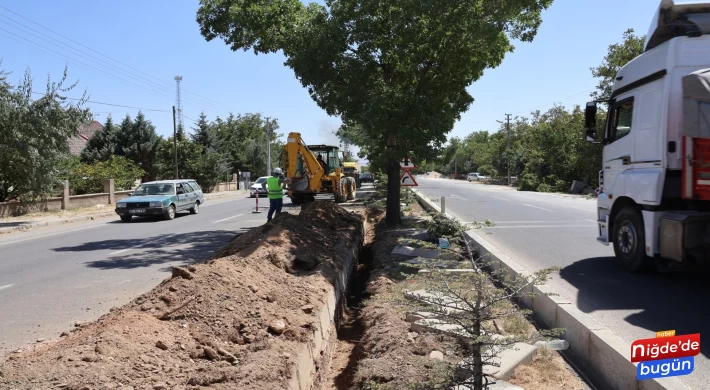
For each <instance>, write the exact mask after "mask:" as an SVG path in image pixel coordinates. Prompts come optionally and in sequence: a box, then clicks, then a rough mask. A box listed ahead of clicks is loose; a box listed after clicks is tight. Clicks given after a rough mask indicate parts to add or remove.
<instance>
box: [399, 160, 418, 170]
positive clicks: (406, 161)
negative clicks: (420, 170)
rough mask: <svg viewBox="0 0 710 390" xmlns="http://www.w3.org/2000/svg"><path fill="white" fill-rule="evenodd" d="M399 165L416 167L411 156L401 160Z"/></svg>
mask: <svg viewBox="0 0 710 390" xmlns="http://www.w3.org/2000/svg"><path fill="white" fill-rule="evenodd" d="M399 166H401V167H412V168H416V167H415V166H414V163H413V162H412V159H411V158H405V159H404V160H402V161H400V162H399Z"/></svg>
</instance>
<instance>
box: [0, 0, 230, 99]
mask: <svg viewBox="0 0 710 390" xmlns="http://www.w3.org/2000/svg"><path fill="white" fill-rule="evenodd" d="M0 8H3V9H5V10H6V11H8V12H11V13H13V14H15V15H17V16H19V17H21V18H22V19H25V20H27V21H29V22H31V23H34V24H36V25H38V26H40V27H42V28H44V29H46V30H48V31H50V32H52V33H54V34H56V35H58V36H60V37H62V38H64V39H67V40H69V41H71V42H73V43H75V44H77V45H79V46H82V47H84V48H86V49H89V50H91V51H92V52H94V53H96V54H99V55H101V56H103V57H106V58H108V59H109V60H111V61H114V62H116V63H118V64H121V65H123V66H125V67H127V68H130V69H133V70H135V71H137V72H139V73H141V74H144V75H146V76H148V77H150V78H152V79H154V80H157V81H159V82H161V83H165V81H164V80H161V79H159V78H157V77H154V76H152V75H150V74H148V73H145V72H143V71H141V70H139V69H136V68H134V67H132V66H130V65H127V64H125V63H123V62H121V61H118V60H116V59H115V58H112V57H109V56H107V55H105V54H103V53H101V52H98V51H96V50H94V49H92V48H90V47H88V46H86V45H83V44H81V43H79V42H77V41H75V40H73V39H71V38H69V37H67V36H65V35H63V34H61V33H58V32H56V31H54V30H52V29H50V28H49V27H46V26H44V25H42V24H40V23H38V22H35V21H33V20H31V19H29V18H27V17H25V16H23V15H20V14H18V13H17V12H15V11H13V10H11V9H9V8H7V7H4V6H2V5H0ZM2 16H3V17H5V18H7V19H9V20H12V21H13V22H15V23H17V24H20V25H23V26H25V25H24V24H22V23H19V22H17V21H15V20H13V19H11V18H9V17H7V16H4V15H2ZM25 27H27V26H25ZM27 28H30V29H32V28H31V27H27ZM32 30H33V31H36V30H34V29H32ZM40 34H42V33H40ZM43 35H45V34H43ZM45 36H47V35H45ZM50 38H51V37H50ZM52 39H54V38H52ZM57 42H59V41H57ZM60 43H61V42H60ZM62 44H64V43H62ZM64 45H66V44H64ZM66 46H69V45H66ZM69 47H70V46H69ZM74 50H76V49H74ZM92 57H93V56H92ZM93 58H96V57H93ZM99 61H101V60H99ZM102 62H104V63H105V61H102ZM138 77H140V76H138ZM153 83H154V82H153ZM163 88H165V87H163ZM184 92H185V93H188V94H191V95H193V96H196V97H197V98H200V99H201V100H203V101H204V102H200V103H201V104H207V105H211V106H213V107H215V108H216V107H220V108H221V109H226V110H227V111H229V110H230V108H229V107H228V106H226V105H223V104H221V103H219V102H217V101H215V100H213V99H209V98H206V97H204V96H201V95H198V94H196V93H193V92H189V91H184ZM210 102H212V103H210Z"/></svg>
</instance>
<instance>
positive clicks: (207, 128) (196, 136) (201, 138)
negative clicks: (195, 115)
mask: <svg viewBox="0 0 710 390" xmlns="http://www.w3.org/2000/svg"><path fill="white" fill-rule="evenodd" d="M195 124H196V125H197V126H196V127H193V128H192V130H193V133H192V140H193V141H194V142H197V143H198V144H199V145H200V146H202V153H205V154H206V153H209V152H215V151H217V149H218V147H219V145H218V143H217V137H216V136H215V131H214V126H212V125H211V124H210V121H209V120H207V115H206V114H205V113H204V111H203V112H202V113H200V117H199V119H198V120H197V122H196V123H195Z"/></svg>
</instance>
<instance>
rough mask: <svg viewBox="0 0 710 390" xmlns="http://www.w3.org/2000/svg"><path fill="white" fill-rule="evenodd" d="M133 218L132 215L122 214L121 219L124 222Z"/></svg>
mask: <svg viewBox="0 0 710 390" xmlns="http://www.w3.org/2000/svg"><path fill="white" fill-rule="evenodd" d="M131 218H133V216H132V215H121V221H123V222H131Z"/></svg>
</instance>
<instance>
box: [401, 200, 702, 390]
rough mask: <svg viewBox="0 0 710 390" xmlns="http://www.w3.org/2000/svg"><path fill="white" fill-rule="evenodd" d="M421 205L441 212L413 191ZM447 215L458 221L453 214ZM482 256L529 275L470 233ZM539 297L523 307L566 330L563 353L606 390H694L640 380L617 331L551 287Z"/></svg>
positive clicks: (541, 288)
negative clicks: (563, 297) (595, 318)
mask: <svg viewBox="0 0 710 390" xmlns="http://www.w3.org/2000/svg"><path fill="white" fill-rule="evenodd" d="M412 192H414V195H415V196H416V198H417V200H418V201H419V203H420V204H421V206H422V207H423V208H424V209H426V210H428V211H435V212H441V209H440V208H439V206H437V205H436V204H434V203H433V202H432V201H430V200H429V199H427V198H426V197H425V196H423V195H421V194H420V193H419V191H417V190H414V189H412ZM445 216H446V217H447V218H450V219H454V217H452V216H451V215H450V214H448V213H446V214H445ZM466 234H467V235H468V237H469V239H470V240H471V242H472V244H473V245H474V247H475V248H476V250H477V251H478V255H479V256H487V257H488V258H489V259H490V260H491V261H492V263H493V264H494V265H493V266H492V267H491V268H493V269H494V270H497V269H501V268H502V269H503V270H504V272H505V273H506V274H508V275H509V276H511V277H520V276H524V275H527V274H529V272H528V271H527V270H526V269H525V268H524V267H522V266H521V265H519V264H518V263H516V262H515V261H513V260H512V259H510V258H509V257H508V256H506V255H505V254H503V253H502V252H501V251H500V250H499V249H498V248H496V247H495V246H493V245H492V244H491V243H489V242H487V241H486V240H485V239H484V238H483V237H481V236H480V235H478V234H477V233H475V232H473V231H469V232H466ZM533 291H534V292H535V293H537V294H539V295H536V296H535V297H533V298H526V299H521V300H520V302H519V304H520V305H521V306H523V307H525V308H527V309H529V310H532V311H533V313H534V315H535V317H536V318H537V319H539V320H540V321H542V323H543V324H545V326H547V327H549V328H564V329H565V333H564V335H563V336H562V337H561V338H562V339H564V340H567V341H568V342H569V344H570V347H569V349H568V350H566V351H564V352H563V353H564V354H565V355H566V356H567V357H569V358H570V359H571V360H572V361H574V362H575V364H576V365H578V366H579V368H580V369H581V370H582V371H583V372H584V373H585V374H586V375H587V376H588V377H590V378H593V380H594V382H595V383H594V384H596V385H597V386H599V387H600V388H603V389H614V390H616V389H619V390H627V389H639V390H663V389H668V390H681V389H690V388H689V387H687V386H686V385H684V384H683V383H682V382H681V381H680V380H678V379H677V378H662V379H647V380H643V381H639V380H637V379H636V365H635V364H634V363H631V360H630V358H629V356H630V352H631V344H629V343H626V342H625V341H623V340H622V339H621V338H620V337H618V336H616V335H614V333H613V332H611V331H610V330H608V329H606V328H605V327H603V326H602V325H601V324H599V323H598V322H597V321H595V320H594V319H593V318H591V317H590V316H589V315H587V314H585V313H583V312H581V311H580V310H579V309H577V307H576V306H575V305H573V304H572V303H571V302H568V301H567V300H565V299H562V298H560V297H558V296H549V295H542V294H554V291H553V290H552V289H551V288H550V287H549V286H547V285H542V286H534V287H533Z"/></svg>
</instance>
